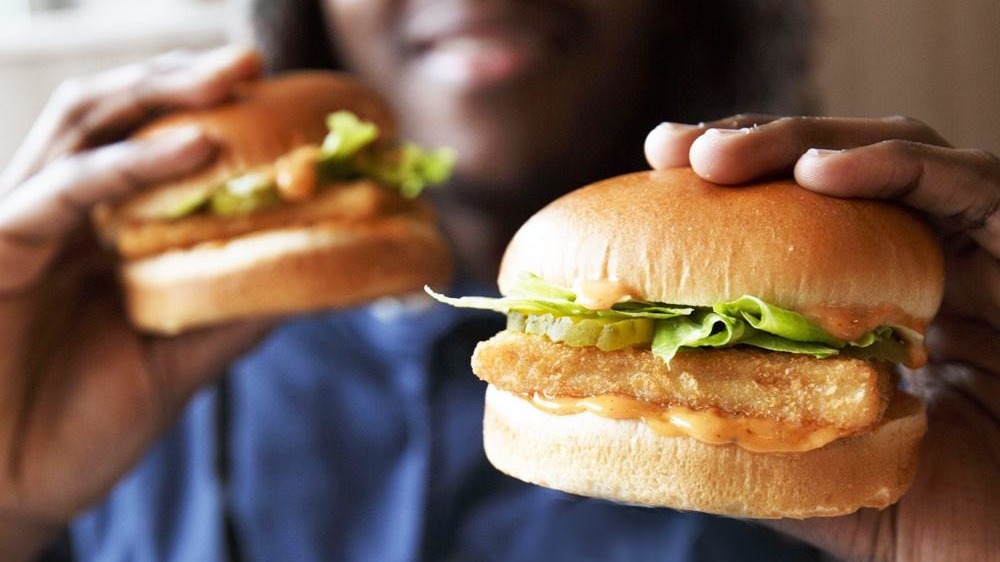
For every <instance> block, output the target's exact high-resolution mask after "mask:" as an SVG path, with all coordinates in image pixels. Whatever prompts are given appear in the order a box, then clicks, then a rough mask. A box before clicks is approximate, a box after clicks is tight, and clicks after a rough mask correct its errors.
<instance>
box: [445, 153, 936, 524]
mask: <svg viewBox="0 0 1000 562" xmlns="http://www.w3.org/2000/svg"><path fill="white" fill-rule="evenodd" d="M943 277H944V276H943V266H942V257H941V252H940V249H939V247H938V245H937V243H936V240H935V238H934V236H933V234H932V233H931V232H930V231H929V229H928V228H927V227H926V226H925V225H924V224H923V223H922V222H920V221H919V220H918V219H917V218H915V217H914V216H912V215H911V214H910V213H909V212H908V211H906V210H904V209H902V208H899V207H896V206H893V205H891V204H888V203H884V202H877V201H865V200H846V199H835V198H830V197H825V196H821V195H818V194H815V193H812V192H809V191H807V190H805V189H802V188H800V187H799V186H797V185H795V184H794V183H793V182H791V181H771V182H766V183H759V184H755V185H750V186H742V187H721V186H715V185H712V184H710V183H708V182H706V181H703V180H702V179H700V178H699V177H698V176H696V175H695V174H694V173H693V172H692V171H691V170H689V169H677V170H669V171H658V172H642V173H636V174H631V175H626V176H621V177H617V178H612V179H609V180H606V181H603V182H599V183H597V184H594V185H591V186H588V187H585V188H583V189H580V190H577V191H575V192H573V193H570V194H568V195H566V196H564V197H562V198H560V199H558V200H556V201H555V202H553V203H551V204H550V205H549V206H547V207H546V208H544V209H543V210H541V211H540V212H539V213H537V214H536V215H535V216H534V217H532V218H531V219H530V220H529V221H528V222H527V223H525V225H524V226H523V227H522V228H521V229H520V230H519V231H518V233H517V234H516V235H515V236H514V238H513V240H512V241H511V243H510V245H509V247H508V248H507V252H506V254H505V256H504V259H503V263H502V266H501V270H500V276H499V280H498V284H499V287H500V292H501V293H502V294H503V295H505V296H504V297H502V298H497V299H490V298H481V297H463V298H458V299H450V298H446V297H440V296H438V298H440V299H441V300H444V301H446V302H449V303H451V304H454V305H457V306H467V307H473V308H484V309H490V310H496V311H499V312H503V313H505V314H507V317H508V324H507V329H506V330H505V331H503V332H501V333H499V334H497V335H496V336H495V337H493V338H492V339H490V340H488V341H486V342H482V343H480V344H479V346H478V347H477V349H476V352H475V355H474V356H473V360H472V365H473V370H474V371H475V373H476V375H477V376H479V377H480V378H481V379H483V380H485V381H486V382H488V383H489V386H488V388H487V392H486V412H485V427H484V443H485V448H486V453H487V455H488V457H489V459H490V461H491V462H492V463H493V464H494V465H495V466H496V467H497V468H499V469H500V470H502V471H504V472H507V473H509V474H511V475H513V476H516V477H518V478H520V479H523V480H526V481H528V482H533V483H536V484H540V485H543V486H548V487H552V488H557V489H561V490H565V491H569V492H573V493H577V494H582V495H587V496H595V497H602V498H608V499H612V500H615V501H619V502H625V503H630V504H641V505H655V506H669V507H673V508H678V509H689V510H697V511H705V512H711V513H719V514H725V515H733V516H741V517H759V518H776V517H795V518H804V517H816V516H833V515H841V514H846V513H850V512H853V511H855V510H857V509H859V508H861V507H877V508H884V507H886V506H888V505H890V504H891V503H893V502H895V501H896V500H897V499H898V498H899V497H900V496H901V495H902V494H903V493H904V491H905V490H906V489H907V487H908V486H909V485H910V483H911V481H912V479H913V476H914V473H915V471H916V464H917V451H918V446H919V442H920V439H921V437H922V436H923V434H924V433H925V428H926V418H925V414H924V407H923V405H922V403H921V402H920V401H919V400H918V399H917V398H915V397H913V396H911V395H909V394H907V393H905V392H902V391H899V390H897V376H896V372H895V369H894V366H895V365H896V364H905V365H907V366H910V367H917V366H919V365H921V364H923V363H924V362H925V360H926V352H925V347H924V344H923V333H924V330H925V328H926V326H927V324H928V322H929V321H930V319H931V317H932V316H933V315H934V314H935V312H936V310H937V308H938V306H939V304H940V300H941V296H942V288H943Z"/></svg>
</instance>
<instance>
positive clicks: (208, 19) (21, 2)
mask: <svg viewBox="0 0 1000 562" xmlns="http://www.w3.org/2000/svg"><path fill="white" fill-rule="evenodd" d="M279 1H280V0H279ZM820 6H821V8H822V14H821V17H822V21H821V22H820V29H821V31H820V41H819V43H818V44H817V45H816V49H815V52H814V54H813V58H814V62H815V75H814V78H813V80H814V83H815V87H816V91H817V97H818V99H819V101H820V112H821V113H822V114H826V115H854V116H883V115H893V114H903V115H909V116H912V117H916V118H919V119H921V120H923V121H925V122H927V123H929V124H930V125H931V126H933V127H934V128H936V129H937V130H938V131H939V132H940V133H941V134H942V135H944V136H945V138H947V139H949V140H950V141H951V142H952V143H953V144H955V145H956V146H962V147H977V148H986V149H988V150H991V151H992V152H994V153H996V154H1000V78H998V74H1000V41H998V38H997V30H998V29H1000V1H998V0H951V1H949V2H940V1H936V0H882V1H880V2H871V1H869V0H838V1H836V2H824V3H821V4H820ZM243 14H244V8H243V5H242V0H0V168H2V167H3V166H4V165H6V163H7V161H8V160H9V159H10V157H11V155H12V154H13V152H14V150H15V149H16V147H17V145H18V144H19V142H20V139H21V138H22V137H23V136H24V135H25V133H26V132H27V130H28V128H29V127H30V125H31V123H32V121H33V120H34V118H35V116H36V115H37V113H38V111H39V110H40V109H41V107H42V106H43V105H44V103H45V100H46V98H47V97H48V96H49V94H50V92H51V91H52V89H53V88H54V87H55V86H56V85H57V84H58V83H59V82H60V81H61V80H62V79H63V78H65V77H68V76H73V75H79V74H84V73H89V72H92V71H94V70H97V69H101V68H106V67H109V66H114V65H118V64H121V63H124V62H129V61H134V60H141V59H144V58H147V57H149V56H151V55H153V54H156V53H160V52H163V51H166V50H169V49H172V48H176V47H187V48H194V49H201V48H207V47H211V46H214V45H218V44H221V43H224V42H226V41H227V40H230V39H231V38H240V37H245V34H244V31H245V29H246V27H245V25H244V22H243V19H242V18H243ZM636 149H637V150H638V149H639V147H637V148H636Z"/></svg>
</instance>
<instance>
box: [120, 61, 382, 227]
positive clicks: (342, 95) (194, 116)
mask: <svg viewBox="0 0 1000 562" xmlns="http://www.w3.org/2000/svg"><path fill="white" fill-rule="evenodd" d="M338 110H346V111H352V112H354V113H355V114H357V115H358V116H359V117H361V118H362V119H365V120H367V121H371V122H373V123H375V124H376V125H378V127H379V130H380V132H381V135H382V136H384V137H385V138H393V137H394V135H395V122H394V120H393V118H392V113H391V111H390V109H389V106H388V105H387V104H386V103H385V102H384V101H383V100H382V99H381V98H379V97H378V96H377V95H375V93H374V92H372V91H371V90H369V89H368V88H366V87H364V86H363V85H361V84H360V83H359V82H357V81H356V80H354V79H353V78H350V77H349V76H347V75H344V74H337V73H333V72H320V71H303V72H294V73H289V74H286V75H283V76H279V77H276V78H271V79H268V80H261V81H257V82H249V83H247V84H244V85H242V86H241V87H240V88H239V89H238V91H237V93H236V95H235V99H234V100H233V103H230V104H226V105H221V106H218V107H213V108H210V109H205V110H195V111H183V112H178V113H172V114H170V115H167V116H166V117H164V118H162V119H159V120H157V121H155V122H153V123H152V124H150V125H149V126H147V127H146V128H144V129H142V130H140V131H139V132H137V133H136V135H135V136H137V137H140V138H141V137H149V136H153V135H157V134H161V133H164V132H166V131H170V130H174V129H176V128H179V127H185V126H188V125H198V126H199V127H201V128H202V129H203V130H204V131H205V132H206V134H207V135H208V136H209V137H210V138H212V140H213V141H214V142H215V143H216V145H217V146H218V149H219V152H218V155H217V157H216V159H215V161H214V162H213V163H212V164H211V165H210V166H208V167H206V168H204V169H202V170H200V171H198V172H197V173H196V174H194V175H191V176H186V177H184V178H181V179H179V180H176V181H172V182H167V183H163V184H160V185H157V186H155V187H153V188H151V189H147V190H145V191H143V192H142V193H140V194H137V195H136V196H133V197H130V198H128V199H127V200H126V201H124V202H122V203H120V204H118V205H115V206H114V207H112V210H111V211H107V210H105V211H104V213H105V214H110V215H112V217H114V218H113V219H111V220H109V221H108V222H111V223H112V224H114V223H115V222H118V221H123V220H141V219H151V218H157V217H161V216H163V209H174V208H176V207H177V201H183V200H185V199H186V198H187V197H191V196H192V194H194V193H200V192H202V191H205V190H209V189H212V188H214V187H215V186H216V185H218V184H219V183H220V182H222V181H225V180H227V179H229V178H231V177H234V176H236V175H239V174H241V173H244V172H246V171H248V170H250V169H252V168H254V167H257V166H261V165H265V164H271V163H273V162H274V161H275V160H276V159H277V158H278V157H279V156H282V155H284V154H286V153H288V152H289V151H291V150H292V149H293V148H295V147H297V146H300V145H302V144H307V143H314V144H318V143H320V142H322V141H323V137H324V136H326V133H327V128H326V116H327V114H329V113H331V112H334V111H338Z"/></svg>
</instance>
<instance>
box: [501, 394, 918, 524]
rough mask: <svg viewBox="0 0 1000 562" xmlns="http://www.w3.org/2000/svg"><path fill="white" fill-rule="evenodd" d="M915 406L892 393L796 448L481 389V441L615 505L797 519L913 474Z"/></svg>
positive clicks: (849, 503)
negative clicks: (663, 428) (882, 407)
mask: <svg viewBox="0 0 1000 562" xmlns="http://www.w3.org/2000/svg"><path fill="white" fill-rule="evenodd" d="M926 423H927V422H926V416H925V414H924V408H923V404H922V403H921V402H920V401H919V400H918V399H916V398H914V397H913V396H910V395H907V394H902V393H899V394H897V396H896V398H895V399H894V400H893V403H892V405H890V407H889V409H888V410H887V412H886V416H885V417H884V418H883V420H882V422H881V423H880V425H879V426H878V427H877V428H876V429H875V430H874V431H872V432H870V433H865V434H861V435H857V436H853V437H848V438H845V439H840V440H838V441H835V442H833V443H831V444H829V445H827V446H825V447H822V448H819V449H815V450H812V451H809V452H807V453H802V454H797V455H778V454H759V453H750V452H748V451H745V450H743V449H741V448H739V447H737V446H735V445H722V446H719V445H707V444H704V443H701V442H699V441H696V440H695V439H692V438H688V437H662V436H660V435H658V434H656V433H654V432H653V431H652V430H651V429H650V428H649V427H648V426H647V425H646V424H645V423H643V422H641V421H632V420H612V419H607V418H602V417H599V416H596V415H594V414H590V413H582V414H573V415H566V416H559V415H553V414H549V413H546V412H543V411H541V410H539V409H537V408H535V407H534V406H532V405H531V404H530V403H529V402H527V401H525V400H523V399H521V398H518V397H516V396H514V395H512V394H509V393H506V392H504V391H501V390H498V389H497V388H496V387H493V386H490V387H488V388H487V392H486V414H485V419H484V429H483V443H484V446H485V448H486V455H487V457H489V460H490V462H491V463H493V465H494V466H496V467H497V468H498V469H500V470H501V471H503V472H505V473H507V474H510V475H511V476H514V477H516V478H519V479H521V480H525V481H527V482H531V483H535V484H539V485H542V486H546V487H549V488H555V489H559V490H564V491H567V492H571V493H574V494H581V495H585V496H591V497H598V498H606V499H610V500H614V501H617V502H622V503H627V504H637V505H648V506H665V507H672V508H675V509H684V510H697V511H703V512H707V513H717V514H721V515H729V516H736V517H754V518H779V517H791V518H806V517H830V516H836V515H845V514H848V513H852V512H854V511H856V510H858V509H860V508H862V507H876V508H884V507H886V506H888V505H890V504H892V503H893V502H895V501H896V500H897V499H898V498H899V497H900V496H901V495H902V494H903V492H905V491H906V489H907V488H908V487H909V485H910V483H911V482H912V480H913V477H914V475H915V474H916V469H917V451H918V446H919V443H920V439H921V437H922V436H923V434H924V433H925V432H926Z"/></svg>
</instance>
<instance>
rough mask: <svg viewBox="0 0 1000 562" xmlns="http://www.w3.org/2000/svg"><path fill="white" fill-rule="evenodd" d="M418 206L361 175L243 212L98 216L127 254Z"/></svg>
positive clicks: (138, 254)
mask: <svg viewBox="0 0 1000 562" xmlns="http://www.w3.org/2000/svg"><path fill="white" fill-rule="evenodd" d="M415 209H416V205H415V203H414V202H411V201H409V200H405V199H403V198H402V197H400V196H399V195H397V194H395V193H392V192H390V191H389V190H387V189H384V188H382V187H379V186H378V185H376V184H375V183H372V182H369V181H357V182H352V183H345V184H342V185H337V186H333V187H330V188H327V189H324V190H323V191H322V192H320V193H319V194H317V195H316V197H314V198H312V199H309V200H307V201H304V202H302V203H296V204H289V205H279V206H277V207H274V208H272V209H267V210H263V211H260V212H257V213H249V214H247V215H242V216H237V217H221V216H215V215H211V214H195V215H191V216H189V217H184V218H182V219H177V220H149V219H136V218H132V217H125V216H122V215H118V216H106V217H98V220H99V221H102V222H103V223H104V224H103V225H102V226H103V227H104V228H103V230H104V232H105V235H106V236H107V237H109V238H111V239H113V240H114V244H115V246H116V247H117V250H118V252H119V253H120V254H121V255H122V256H123V257H125V258H128V259H135V258H140V257H144V256H148V255H152V254H157V253H160V252H163V251H164V250H168V249H172V248H185V247H189V246H192V245H194V244H198V243H200V242H205V241H209V240H226V239H229V238H234V237H237V236H241V235H244V234H249V233H251V232H257V231H261V230H269V229H272V228H281V227H295V226H303V225H307V224H312V223H315V222H319V221H323V222H343V223H345V224H349V223H352V222H358V221H364V220H370V219H372V218H374V217H376V216H379V215H388V214H393V213H397V212H406V211H408V210H415Z"/></svg>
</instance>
